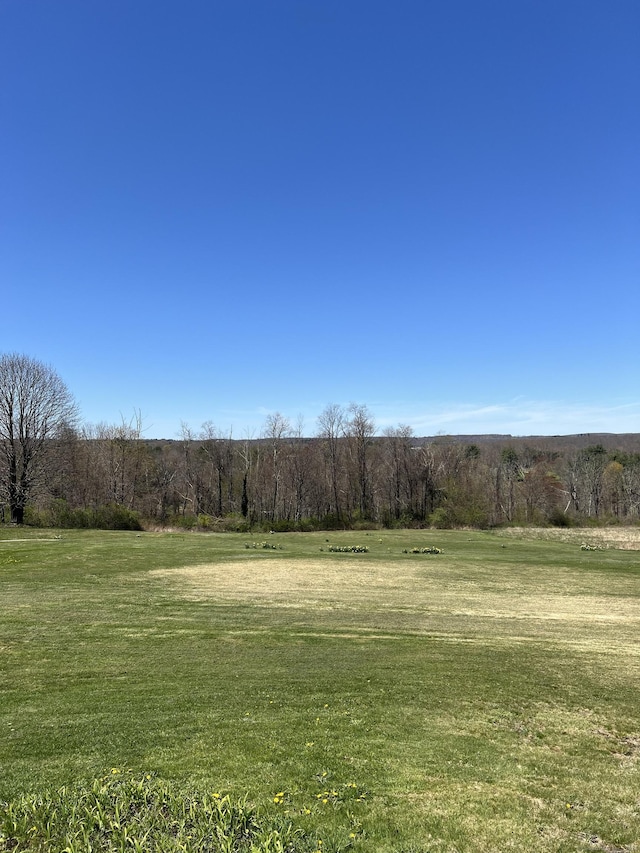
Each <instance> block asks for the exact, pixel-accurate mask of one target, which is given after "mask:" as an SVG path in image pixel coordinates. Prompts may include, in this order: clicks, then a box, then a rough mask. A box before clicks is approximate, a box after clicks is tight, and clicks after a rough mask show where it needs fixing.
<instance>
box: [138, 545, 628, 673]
mask: <svg viewBox="0 0 640 853" xmlns="http://www.w3.org/2000/svg"><path fill="white" fill-rule="evenodd" d="M150 574H151V576H152V577H154V578H155V579H158V580H161V581H163V582H164V583H167V584H170V586H171V588H172V591H173V592H175V593H176V594H179V595H180V596H182V597H184V598H186V599H190V600H199V601H217V602H220V603H232V602H233V603H241V604H252V605H256V606H259V607H269V608H273V609H275V610H278V609H290V608H299V609H302V610H306V611H309V612H312V613H318V614H319V613H321V612H324V613H326V612H328V611H336V612H337V613H338V614H339V613H340V612H342V613H343V614H345V617H343V618H344V620H345V624H342V621H343V620H341V619H340V617H339V616H338V621H339V623H340V624H339V625H338V624H335V625H333V626H332V627H334V628H335V631H334V633H335V632H338V633H339V632H340V630H342V631H343V632H344V630H345V629H348V630H350V632H351V633H353V628H358V627H359V629H360V631H361V632H367V631H368V632H371V630H372V625H371V621H370V620H371V614H372V612H373V613H375V614H376V619H377V624H376V626H375V631H374V633H375V634H376V635H380V636H383V635H387V636H394V635H397V632H402V633H406V634H430V635H440V636H448V637H451V636H455V637H465V638H466V639H471V638H474V637H475V638H478V637H487V638H490V639H491V641H492V642H496V641H500V640H501V639H505V638H507V639H509V640H511V641H514V640H519V639H520V640H524V639H538V640H547V641H549V640H551V641H553V642H558V643H563V644H571V645H576V646H580V647H583V648H585V647H589V648H591V649H592V650H594V651H601V650H611V649H612V648H613V647H615V648H617V649H618V650H619V651H621V652H625V653H626V654H629V655H630V656H631V657H634V658H635V657H640V647H639V646H638V644H637V636H638V632H639V631H640V601H639V600H638V599H637V598H633V597H626V596H625V595H623V594H622V595H620V594H617V595H611V596H608V595H603V594H602V587H601V585H600V586H599V587H598V592H599V594H596V593H595V591H594V592H593V593H592V592H590V591H589V585H588V583H587V586H586V588H585V586H584V584H585V578H584V575H583V574H581V573H579V572H576V571H573V572H572V571H569V570H565V571H564V572H563V574H562V579H561V580H559V579H557V578H556V577H555V576H554V575H553V574H552V573H551V572H544V571H543V570H540V573H539V574H538V575H537V576H535V577H527V578H526V579H523V578H521V577H519V576H514V578H513V579H512V580H505V575H504V573H503V574H502V575H501V578H502V581H503V582H502V583H495V582H494V581H493V580H492V579H491V577H490V576H489V575H487V572H486V567H478V569H477V571H474V569H473V567H471V569H470V568H469V567H468V566H467V567H466V569H465V573H464V574H463V573H460V572H459V571H457V569H456V566H455V563H454V562H452V561H451V560H449V561H445V560H444V559H442V560H441V559H440V558H439V559H438V563H437V565H436V564H433V565H428V566H425V565H424V563H420V564H416V563H415V562H413V561H411V560H405V561H394V562H392V563H388V564H387V563H385V562H380V561H375V562H374V561H366V562H365V561H364V560H362V559H360V558H359V559H357V560H348V561H345V560H343V559H336V560H328V559H317V560H309V559H289V558H284V559H283V558H281V557H275V556H274V557H273V558H269V559H255V558H254V559H247V560H233V561H226V562H219V563H212V564H200V565H195V566H185V567H180V568H175V569H170V570H166V569H163V570H156V571H152V572H151V573H150ZM587 581H588V579H587ZM624 588H625V589H626V583H625V584H624ZM349 612H350V613H351V617H350V619H349V622H348V623H347V622H346V614H347V613H349ZM354 619H355V620H356V621H355V623H354ZM359 622H361V624H359ZM324 627H325V628H328V627H329V626H328V625H326V626H324ZM360 636H362V633H360Z"/></svg>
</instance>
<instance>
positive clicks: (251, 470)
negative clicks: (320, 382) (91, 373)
mask: <svg viewBox="0 0 640 853" xmlns="http://www.w3.org/2000/svg"><path fill="white" fill-rule="evenodd" d="M623 445H624V446H623ZM0 446H1V451H2V453H1V456H0V488H1V493H0V504H1V505H2V514H3V518H4V520H7V521H8V520H11V521H13V522H15V523H25V522H26V523H32V524H40V525H46V526H53V527H71V526H78V527H82V526H86V527H119V528H122V527H125V528H126V527H139V526H142V525H147V526H148V525H157V526H180V527H202V528H207V529H218V530H248V529H252V528H261V529H265V530H268V529H270V530H296V529H297V530H304V529H336V528H338V529H339V528H353V527H359V526H363V527H365V526H373V525H381V526H386V527H406V526H416V527H420V526H435V527H457V526H474V527H490V526H494V525H499V524H555V525H565V524H572V523H583V522H585V521H589V520H590V521H596V522H603V523H604V522H620V523H636V522H637V521H638V520H639V516H640V436H635V437H631V439H627V440H625V441H624V442H621V441H618V442H617V444H616V437H611V436H609V437H606V438H603V439H602V440H601V441H598V442H595V443H586V442H585V441H584V440H583V441H579V440H578V438H577V437H576V440H575V441H573V442H571V441H570V440H568V439H567V437H563V438H562V439H561V438H558V439H552V438H540V439H536V440H535V441H532V440H531V439H518V438H512V437H500V436H496V437H482V436H478V437H474V438H473V439H465V438H464V437H450V436H436V437H430V438H420V437H416V436H415V435H414V434H413V431H412V429H411V428H410V427H408V426H405V425H398V426H397V427H394V428H388V429H385V430H384V432H383V433H382V434H378V433H377V431H376V424H375V421H374V418H373V416H372V414H371V412H370V411H369V409H368V408H367V406H366V405H362V404H355V403H354V404H351V405H349V406H346V407H344V406H338V405H335V404H331V405H327V406H326V407H325V409H324V410H323V411H322V412H321V414H320V415H319V417H318V418H317V422H316V424H315V429H314V434H313V435H312V436H305V435H303V434H302V429H301V427H300V425H295V424H292V423H291V422H290V421H289V420H288V419H287V418H286V417H284V416H283V415H281V414H279V413H275V414H270V415H268V416H267V417H266V419H265V422H264V424H263V427H262V430H261V431H260V434H259V435H258V436H256V437H249V436H247V437H245V438H240V439H238V438H233V437H232V436H231V435H227V434H224V433H222V432H221V431H220V430H218V429H217V428H216V427H215V426H214V424H212V423H206V424H204V425H202V426H201V427H199V428H197V429H194V428H191V427H190V426H188V425H187V424H183V426H182V431H181V435H180V437H179V438H177V439H174V440H165V441H163V440H148V439H145V438H144V429H143V424H142V420H141V418H140V416H139V415H138V414H136V415H134V417H133V418H132V419H131V420H129V421H122V422H121V423H119V424H110V425H109V424H99V425H89V424H82V423H81V422H80V421H79V418H78V413H77V409H76V407H75V404H74V402H73V399H72V397H71V395H70V393H69V392H68V390H67V389H66V386H64V383H62V381H61V380H60V379H59V377H58V376H57V374H56V373H55V372H54V371H53V370H52V369H51V368H48V367H46V366H43V365H42V364H40V363H39V362H36V361H34V360H32V359H29V358H27V357H26V356H19V355H15V354H13V355H8V356H2V357H1V358H0Z"/></svg>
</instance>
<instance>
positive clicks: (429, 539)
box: [0, 529, 640, 853]
mask: <svg viewBox="0 0 640 853" xmlns="http://www.w3.org/2000/svg"><path fill="white" fill-rule="evenodd" d="M585 537H586V538H587V541H590V540H589V534H585V533H584V532H578V531H569V532H568V533H563V534H562V536H560V535H558V536H552V535H551V534H548V533H545V534H544V535H543V534H537V533H536V531H515V532H514V531H504V532H500V533H495V532H468V531H464V532H457V531H398V532H392V531H381V532H378V531H370V532H360V533H352V532H351V533H346V532H345V533H330V534H326V533H322V534H293V533H291V534H281V535H275V536H274V535H271V536H269V535H267V536H266V537H263V538H265V539H266V540H267V541H266V543H265V544H266V546H267V547H263V543H262V540H261V539H256V538H255V536H254V537H251V536H247V535H246V534H243V535H236V534H202V535H200V534H171V533H158V534H156V533H143V534H136V533H117V532H86V531H82V532H80V531H79V532H74V531H63V532H62V533H58V532H57V531H52V532H48V531H41V530H38V531H35V530H34V531H28V530H15V529H2V530H0V584H1V586H0V590H1V593H2V608H1V610H0V661H1V669H0V691H1V693H0V726H1V730H2V732H3V737H2V738H0V766H1V768H2V769H1V778H0V800H11V799H12V798H15V797H17V796H18V795H20V794H21V793H24V792H39V791H43V790H45V789H54V788H59V787H60V786H63V785H66V786H69V785H73V784H75V783H78V782H90V781H91V780H93V779H100V778H104V777H105V776H113V777H118V778H129V777H131V776H135V777H138V776H140V777H141V776H143V775H146V774H150V775H152V777H153V778H154V779H155V778H157V779H158V780H163V783H164V781H165V780H166V782H167V783H171V784H173V783H175V784H178V785H182V784H184V785H189V786H192V787H194V788H197V789H198V790H200V791H203V792H216V794H217V793H220V794H221V795H223V796H224V795H226V794H228V795H230V796H231V797H235V798H241V797H243V796H245V795H247V797H248V800H249V802H250V803H251V804H253V805H254V806H255V807H256V809H257V810H258V812H259V813H260V814H261V815H262V816H265V817H266V818H270V817H274V816H278V817H280V818H281V817H283V816H285V817H286V818H287V819H288V820H290V821H291V822H292V823H293V825H294V826H295V827H299V828H301V829H302V830H304V831H305V833H307V834H308V836H309V837H313V838H314V845H315V846H317V847H318V849H322V850H324V851H329V852H330V851H336V850H346V849H350V850H353V851H356V853H357V851H365V850H366V851H375V853H386V852H387V851H388V852H389V853H427V851H429V853H436V852H437V853H445V851H447V853H453V851H460V853H491V851H495V853H504V851H509V850H513V851H525V850H526V851H529V850H531V851H536V853H550V851H554V853H556V851H557V853H562V852H563V851H566V853H575V851H606V853H631V851H640V701H639V700H640V690H639V687H640V679H639V676H640V643H639V641H638V638H639V629H640V553H639V552H638V551H635V550H631V547H633V546H634V541H633V537H632V536H631V534H630V536H629V537H628V538H627V540H625V544H624V547H609V548H605V546H606V544H607V542H606V537H605V538H599V539H598V540H597V543H596V544H597V548H595V550H584V549H582V548H581V543H583V542H584V541H585ZM612 541H613V540H612ZM613 544H614V545H615V544H619V543H616V542H613ZM635 544H637V545H638V547H640V539H639V541H638V543H635ZM350 545H361V546H366V547H367V549H368V550H367V551H366V552H365V553H336V552H334V551H330V550H329V548H330V546H350ZM432 545H433V546H437V547H438V548H441V549H443V553H441V554H412V553H410V552H411V549H412V548H414V547H415V548H422V547H427V546H432ZM248 546H249V547H248ZM253 546H255V547H253ZM319 841H321V842H322V844H318V842H319ZM313 849H315V847H314V848H313Z"/></svg>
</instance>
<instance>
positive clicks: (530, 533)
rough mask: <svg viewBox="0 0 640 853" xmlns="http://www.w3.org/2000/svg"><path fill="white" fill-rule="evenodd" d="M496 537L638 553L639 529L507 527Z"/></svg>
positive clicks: (639, 548) (498, 532)
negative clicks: (599, 547)
mask: <svg viewBox="0 0 640 853" xmlns="http://www.w3.org/2000/svg"><path fill="white" fill-rule="evenodd" d="M496 535H497V536H499V537H501V538H505V539H545V540H548V541H549V542H567V543H570V544H575V545H577V546H578V547H579V546H580V545H582V544H583V543H594V544H597V545H600V546H601V547H605V548H617V549H619V550H621V551H640V527H579V528H570V529H567V528H564V527H562V528H556V527H540V528H535V529H534V528H530V527H507V528H504V529H502V530H499V531H497V532H496Z"/></svg>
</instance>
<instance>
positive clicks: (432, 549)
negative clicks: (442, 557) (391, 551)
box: [402, 545, 444, 554]
mask: <svg viewBox="0 0 640 853" xmlns="http://www.w3.org/2000/svg"><path fill="white" fill-rule="evenodd" d="M402 553H403V554H444V551H443V550H442V548H436V547H435V545H430V546H429V547H428V548H411V549H407V548H405V549H404V551H403V552H402Z"/></svg>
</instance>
